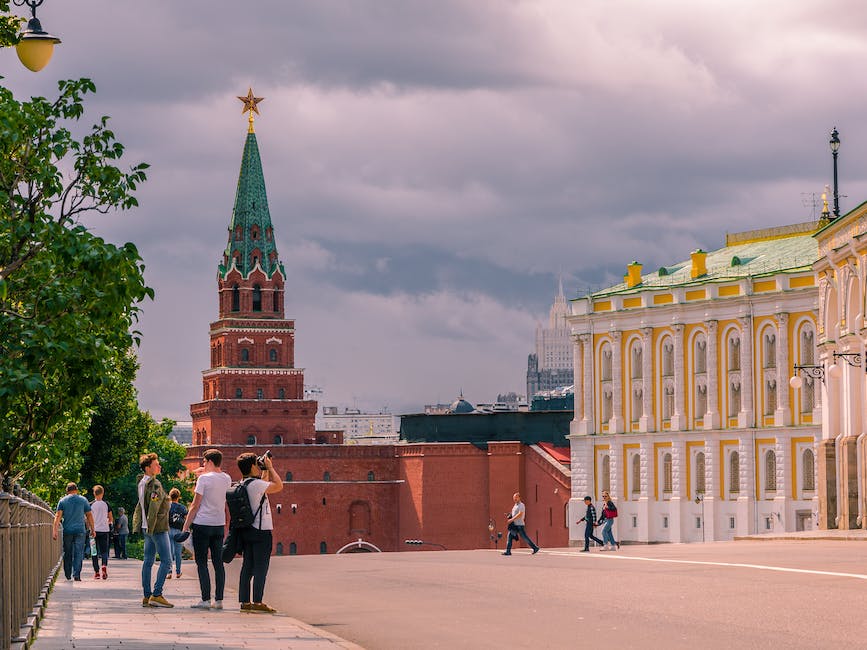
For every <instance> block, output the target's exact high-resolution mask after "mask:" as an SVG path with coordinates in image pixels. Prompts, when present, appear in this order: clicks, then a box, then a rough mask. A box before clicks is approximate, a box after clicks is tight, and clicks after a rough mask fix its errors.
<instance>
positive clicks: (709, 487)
mask: <svg viewBox="0 0 867 650" xmlns="http://www.w3.org/2000/svg"><path fill="white" fill-rule="evenodd" d="M713 442H714V441H712V440H705V443H704V450H703V451H704V485H705V490H704V500H703V502H702V508H703V510H702V514H703V516H704V521H703V522H702V525H703V526H704V541H706V542H712V541H714V540H715V539H716V495H717V492H716V487H717V486H718V485H719V477H721V476H722V466H721V465H720V463H721V462H722V458H721V457H720V455H719V454H716V453H714V446H717V447H718V445H714V444H713Z"/></svg>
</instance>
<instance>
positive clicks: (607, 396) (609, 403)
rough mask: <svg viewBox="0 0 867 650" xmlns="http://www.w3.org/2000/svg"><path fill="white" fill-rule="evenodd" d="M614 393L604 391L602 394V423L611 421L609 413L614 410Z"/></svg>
mask: <svg viewBox="0 0 867 650" xmlns="http://www.w3.org/2000/svg"><path fill="white" fill-rule="evenodd" d="M613 400H614V393H613V392H611V390H610V389H609V390H605V391H603V393H602V422H603V423H605V422H608V421H609V420H610V419H611V413H612V411H613V410H614V401H613Z"/></svg>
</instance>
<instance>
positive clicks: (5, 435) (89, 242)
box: [0, 0, 153, 484]
mask: <svg viewBox="0 0 867 650" xmlns="http://www.w3.org/2000/svg"><path fill="white" fill-rule="evenodd" d="M0 3H2V0H0ZM0 8H2V4H0ZM94 91H95V88H94V85H93V83H92V82H91V81H90V80H88V79H79V80H77V81H61V82H60V83H59V96H58V98H57V99H56V100H54V101H53V102H52V101H48V100H47V99H45V98H42V97H34V98H31V99H30V100H29V101H25V102H19V101H17V100H16V99H15V98H14V97H13V94H12V92H11V91H9V90H8V89H6V88H4V87H2V86H0V474H13V475H16V476H21V475H22V474H25V473H28V472H34V473H39V472H40V471H41V472H42V477H45V474H44V472H45V471H47V470H44V468H43V469H42V470H40V467H41V466H37V465H34V464H33V462H34V459H36V460H37V461H38V462H39V463H41V464H43V465H50V466H51V467H62V466H69V465H70V464H74V461H75V459H76V458H77V459H78V460H79V461H80V460H81V456H80V454H81V453H82V452H83V451H84V450H85V448H86V442H87V421H88V420H87V418H88V416H89V414H90V410H91V409H92V408H93V405H94V399H95V396H96V395H97V394H98V392H99V389H100V388H101V387H102V386H104V385H106V384H107V383H108V382H109V381H110V380H111V379H112V378H113V377H114V372H113V369H115V368H117V366H118V362H119V361H120V357H121V356H122V355H123V354H125V353H126V351H127V350H129V349H130V348H131V347H132V345H133V343H134V342H137V341H138V333H137V332H135V331H131V328H132V326H133V325H134V323H135V322H136V319H137V315H138V310H139V307H138V304H139V303H141V302H142V301H143V300H144V299H145V298H146V297H151V298H152V297H153V291H152V290H151V289H150V288H148V287H147V286H146V285H145V283H144V277H143V271H144V265H143V264H142V263H141V258H140V256H139V254H138V251H137V250H136V248H135V246H134V245H133V244H131V243H127V244H125V245H123V246H120V247H118V246H115V245H113V244H109V243H107V242H105V241H104V240H102V239H101V238H99V237H97V236H95V235H94V234H92V233H91V232H89V231H88V230H87V229H86V228H84V227H83V226H81V225H80V224H79V223H78V221H77V220H78V218H79V217H80V215H81V214H82V213H85V212H94V211H95V212H100V213H106V212H108V211H111V210H124V209H129V208H132V207H134V206H135V205H137V202H136V199H135V196H134V191H135V190H136V188H137V185H138V184H139V183H141V182H143V181H144V180H145V178H146V177H145V171H144V170H145V169H146V168H147V165H145V164H138V165H135V166H133V167H131V168H129V170H128V171H122V170H121V169H120V168H119V167H117V166H116V163H117V162H118V161H119V160H120V159H121V157H122V156H123V152H124V148H123V145H121V144H120V143H119V142H117V141H116V140H115V136H114V133H113V132H112V131H111V130H110V129H109V128H108V118H107V117H102V118H101V119H100V121H99V122H98V123H97V124H95V125H94V126H92V127H91V128H90V129H89V130H88V131H86V132H85V134H84V135H83V136H82V137H81V138H80V139H76V138H75V137H74V136H73V133H72V132H71V130H70V129H71V128H73V126H74V125H75V123H77V122H78V120H79V119H80V118H81V117H82V115H83V112H84V96H85V95H86V94H87V93H89V92H94ZM82 425H84V426H83V428H82ZM25 450H27V452H26V453H25ZM27 478H28V482H31V484H32V477H31V476H28V477H27Z"/></svg>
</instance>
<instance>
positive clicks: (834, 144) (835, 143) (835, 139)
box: [828, 126, 840, 219]
mask: <svg viewBox="0 0 867 650" xmlns="http://www.w3.org/2000/svg"><path fill="white" fill-rule="evenodd" d="M828 144H830V145H831V155H832V156H833V157H834V218H835V219H837V218H838V217H839V216H840V193H839V191H838V189H837V152H838V151H840V134H839V133H837V127H836V126H835V127H834V130H833V131H831V141H830V142H829V143H828Z"/></svg>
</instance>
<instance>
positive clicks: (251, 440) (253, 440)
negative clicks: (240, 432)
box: [247, 436, 256, 445]
mask: <svg viewBox="0 0 867 650" xmlns="http://www.w3.org/2000/svg"><path fill="white" fill-rule="evenodd" d="M247 444H248V445H255V444H256V436H247Z"/></svg>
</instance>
